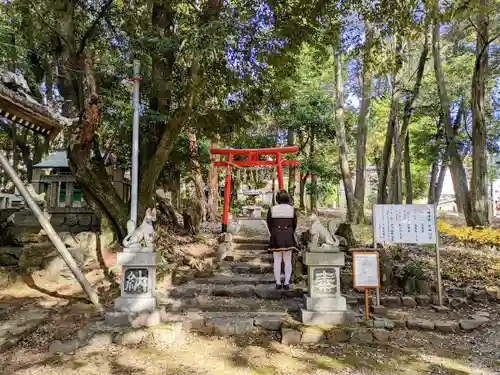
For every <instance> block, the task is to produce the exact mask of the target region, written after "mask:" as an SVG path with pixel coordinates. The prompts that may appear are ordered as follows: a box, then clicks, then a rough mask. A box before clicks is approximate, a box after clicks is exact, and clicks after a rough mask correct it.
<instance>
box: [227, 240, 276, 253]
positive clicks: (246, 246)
mask: <svg viewBox="0 0 500 375" xmlns="http://www.w3.org/2000/svg"><path fill="white" fill-rule="evenodd" d="M268 246H269V241H266V243H233V250H266V251H267V248H268Z"/></svg>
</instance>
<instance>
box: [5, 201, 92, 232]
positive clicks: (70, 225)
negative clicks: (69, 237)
mask: <svg viewBox="0 0 500 375" xmlns="http://www.w3.org/2000/svg"><path fill="white" fill-rule="evenodd" d="M48 213H49V215H50V223H51V224H52V226H53V227H54V229H55V231H56V232H70V233H79V232H95V231H98V230H99V229H100V227H101V222H100V219H99V217H98V216H97V215H96V214H95V213H94V212H93V211H91V210H90V209H89V208H88V207H82V208H75V207H71V208H50V209H49V210H48ZM41 229H42V227H41V225H40V223H39V222H38V220H37V219H36V217H35V215H33V213H32V212H31V210H30V209H21V210H19V211H17V212H16V214H15V217H14V226H12V227H10V230H11V231H12V233H15V234H17V233H38V232H39V231H40V230H41Z"/></svg>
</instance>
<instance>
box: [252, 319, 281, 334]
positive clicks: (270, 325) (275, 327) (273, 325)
mask: <svg viewBox="0 0 500 375" xmlns="http://www.w3.org/2000/svg"><path fill="white" fill-rule="evenodd" d="M253 321H254V324H255V325H256V326H257V327H262V328H263V329H265V330H268V331H279V330H280V328H281V323H282V321H281V318H280V317H273V316H256V317H255V318H254V320H253Z"/></svg>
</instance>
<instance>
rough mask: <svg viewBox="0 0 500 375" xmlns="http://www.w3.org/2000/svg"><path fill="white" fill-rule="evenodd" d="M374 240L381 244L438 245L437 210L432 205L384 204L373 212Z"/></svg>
mask: <svg viewBox="0 0 500 375" xmlns="http://www.w3.org/2000/svg"><path fill="white" fill-rule="evenodd" d="M373 231H374V233H373V234H374V238H375V241H376V242H377V243H380V244H384V245H385V244H404V243H407V244H436V240H437V238H436V232H437V231H436V216H435V208H434V206H433V205H430V204H411V205H401V204H383V205H379V204H377V205H375V206H374V210H373Z"/></svg>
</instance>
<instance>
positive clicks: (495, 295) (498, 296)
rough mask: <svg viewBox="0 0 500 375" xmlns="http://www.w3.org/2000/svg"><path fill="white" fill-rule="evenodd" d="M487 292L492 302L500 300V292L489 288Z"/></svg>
mask: <svg viewBox="0 0 500 375" xmlns="http://www.w3.org/2000/svg"><path fill="white" fill-rule="evenodd" d="M486 293H488V301H490V302H498V301H500V292H498V291H496V290H487V291H486Z"/></svg>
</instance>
